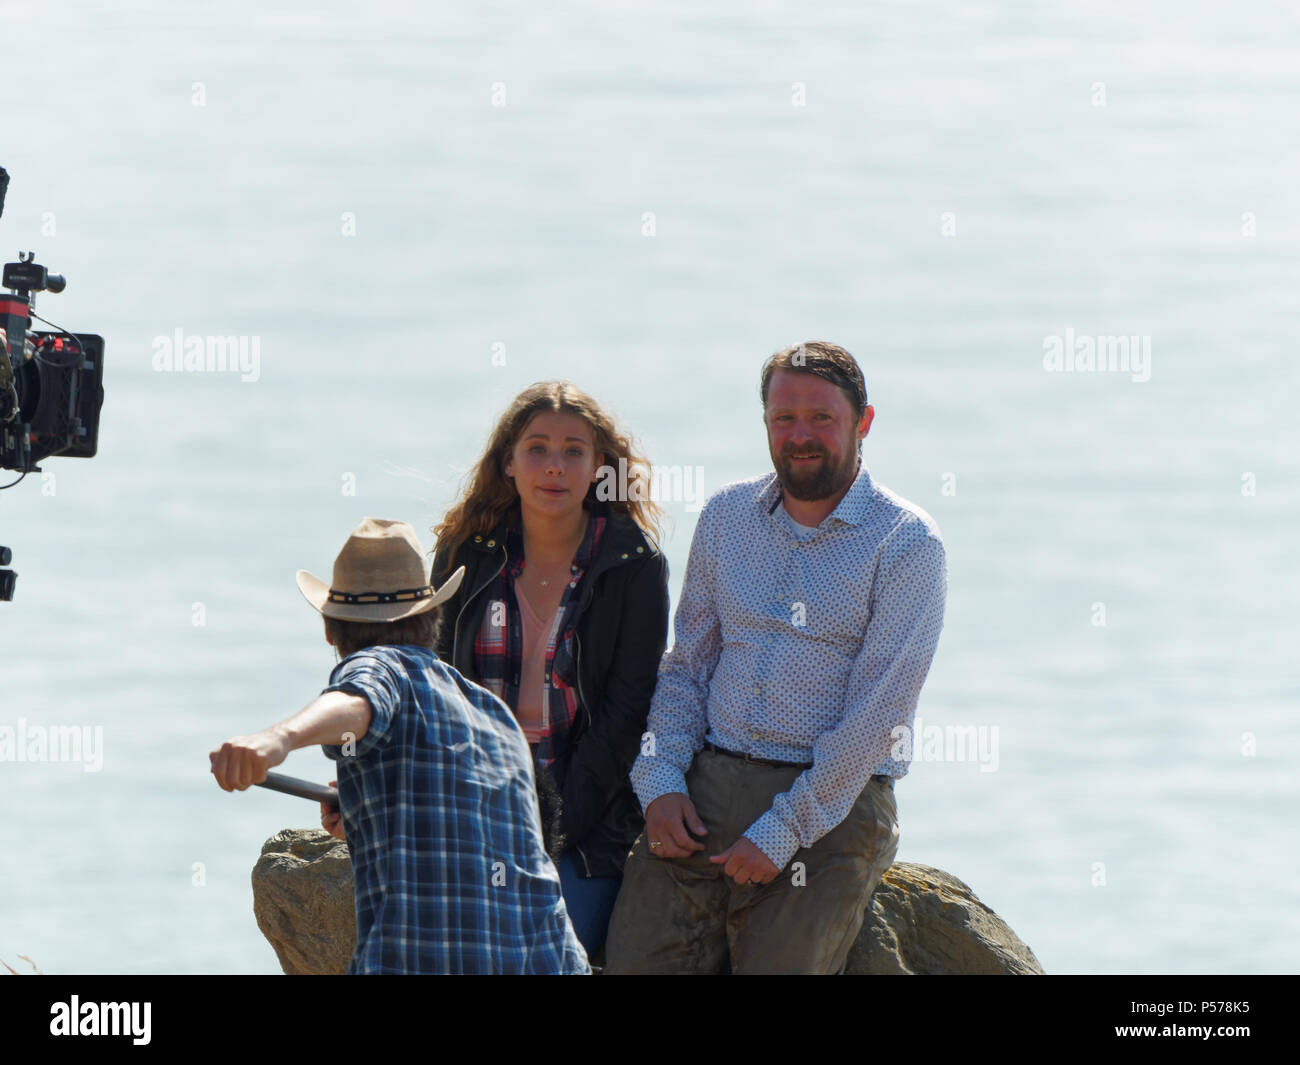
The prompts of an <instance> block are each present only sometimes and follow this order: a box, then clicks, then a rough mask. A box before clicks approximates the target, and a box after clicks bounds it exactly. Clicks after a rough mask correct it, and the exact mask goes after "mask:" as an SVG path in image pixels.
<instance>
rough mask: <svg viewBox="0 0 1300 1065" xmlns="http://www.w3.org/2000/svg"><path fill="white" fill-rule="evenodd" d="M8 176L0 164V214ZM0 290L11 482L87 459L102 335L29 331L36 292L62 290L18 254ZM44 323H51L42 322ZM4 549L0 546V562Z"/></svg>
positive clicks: (3, 409)
mask: <svg viewBox="0 0 1300 1065" xmlns="http://www.w3.org/2000/svg"><path fill="white" fill-rule="evenodd" d="M8 186H9V175H8V174H7V173H6V172H5V170H4V169H3V168H2V167H0V213H3V212H4V196H5V191H6V189H7V188H8ZM3 284H4V287H5V288H7V289H9V291H8V292H0V329H2V330H4V340H5V343H4V344H3V346H0V469H6V470H16V471H18V472H19V474H20V476H19V477H18V478H17V480H13V481H9V482H8V483H6V484H0V488H10V487H12V486H13V485H15V484H17V483H18V481H21V480H22V478H23V477H25V476H26V475H27V474H29V473H36V472H39V471H40V467H39V466H37V465H36V464H37V463H38V462H40V461H41V460H42V459H46V458H53V457H54V456H56V455H64V456H67V457H69V458H87V459H88V458H91V457H93V456H94V454H95V451H96V449H97V447H98V440H99V409H100V407H101V406H103V403H104V338H103V337H100V336H96V335H94V334H92V333H69V332H67V330H64V329H60V328H58V327H57V326H55V327H54V328H53V330H52V331H50V332H42V331H39V330H37V331H33V330H32V329H31V328H30V326H31V324H32V320H33V318H36V319H37V320H38V321H44V319H41V318H39V317H38V316H37V315H36V314H35V313H34V306H35V294H36V293H37V292H62V291H63V289H64V286H65V285H66V284H67V282H66V281H65V280H64V279H63V277H61V276H60V275H59V274H52V273H50V272H49V271H48V270H46V269H45V267H43V266H41V265H40V264H39V263H38V262H36V260H35V255H34V253H33V252H28V253H27V254H26V255H23V254H22V253H19V256H18V262H16V263H5V265H4V281H3ZM45 324H46V325H52V324H53V323H50V322H45ZM9 555H10V552H9V550H8V549H7V548H4V547H0V566H4V565H8V563H9ZM16 576H17V575H16V574H14V573H12V572H11V571H9V570H0V600H8V599H12V598H13V590H14V580H15V578H16Z"/></svg>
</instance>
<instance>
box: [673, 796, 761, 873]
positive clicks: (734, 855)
mask: <svg viewBox="0 0 1300 1065" xmlns="http://www.w3.org/2000/svg"><path fill="white" fill-rule="evenodd" d="M652 805H653V804H652ZM709 861H711V862H713V863H714V864H715V865H719V864H721V863H723V862H726V863H727V864H726V866H725V868H724V869H723V870H722V871H723V872H724V873H726V874H727V876H729V877H731V878H732V879H733V880H735V882H736V883H737V884H768V883H771V882H772V881H773V880H775V879H776V878H777V877H778V876H779V875H780V873H781V870H780V869H778V868H777V867H776V866H775V865H773V864H772V860H771V859H770V858H769V857H768V856H767V855H766V854H764V853H763V852H762V851H761V850H759V849H758V847H756V846H755V845H754V844H753V843H751V842H750V841H749V840H748V839H747V838H746V837H744V836H741V837H740V839H738V840H736V842H735V843H733V844H732V845H731V846H730V847H728V848H727V849H726V850H725V851H723V852H722V853H721V854H715V855H713V856H712V857H711V858H709Z"/></svg>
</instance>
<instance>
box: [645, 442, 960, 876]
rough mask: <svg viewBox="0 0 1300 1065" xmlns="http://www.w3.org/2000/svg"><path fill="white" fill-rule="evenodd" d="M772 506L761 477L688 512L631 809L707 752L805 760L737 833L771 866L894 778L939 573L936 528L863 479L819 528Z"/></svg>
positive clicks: (672, 785)
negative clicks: (691, 520) (666, 646)
mask: <svg viewBox="0 0 1300 1065" xmlns="http://www.w3.org/2000/svg"><path fill="white" fill-rule="evenodd" d="M781 498H782V496H781V489H780V486H779V484H778V483H777V480H776V474H775V473H769V474H766V475H765V476H763V477H756V478H753V479H752V480H748V481H739V482H737V483H734V484H729V485H726V486H725V487H723V488H721V489H719V490H718V491H717V492H716V493H714V495H713V496H712V497H711V498H710V499H709V501H708V502H707V503H706V504H705V505H704V508H703V510H702V511H701V512H700V517H699V522H698V524H697V525H696V528H695V536H694V539H693V540H692V541H691V552H690V558H689V560H688V562H687V567H686V577H685V580H684V581H683V585H682V594H681V601H680V602H679V604H678V606H677V614H676V616H675V619H674V623H673V626H674V633H675V642H674V644H673V647H672V649H671V650H670V651H669V652H668V653H667V654H666V655H665V656H664V658H663V661H662V662H661V663H660V666H659V680H658V684H657V687H656V688H655V694H654V701H653V702H652V703H651V706H650V717H649V722H648V724H647V729H648V731H649V733H650V734H651V736H652V737H653V748H652V749H653V754H650V753H648V751H649V750H650V749H651V747H650V744H648V743H647V744H643V751H646V752H647V753H642V754H641V755H640V756H639V757H638V758H637V760H636V763H635V764H634V765H633V767H632V785H633V787H634V788H635V789H636V793H637V798H638V799H640V801H641V805H642V807H643V808H644V807H646V806H649V805H650V803H651V802H653V801H654V800H655V799H657V798H658V797H659V796H660V795H665V794H668V793H669V792H683V793H684V792H686V780H685V774H686V770H687V769H689V768H690V765H691V761H692V759H693V758H694V756H695V753H696V752H697V751H698V750H700V748H701V747H702V746H703V745H704V743H705V741H706V740H707V741H708V742H711V743H714V744H716V745H717V746H719V747H724V748H726V749H728V750H731V751H736V752H739V753H742V754H749V755H753V756H755V757H758V758H769V759H774V760H777V761H782V762H811V763H812V768H810V769H807V770H805V771H804V772H803V773H801V774H800V775H799V777H798V779H797V780H796V781H795V783H794V785H793V786H792V787H791V788H790V790H789V791H787V792H783V793H782V794H780V795H778V796H777V797H776V798H775V799H774V800H773V802H772V808H771V809H770V810H768V811H767V812H766V813H764V814H763V815H762V816H761V817H760V818H759V819H758V820H757V821H755V822H754V823H753V824H752V825H750V827H749V828H748V829H747V830H746V831H745V836H746V837H747V838H748V839H749V840H751V841H752V842H753V843H754V844H755V845H756V846H757V847H758V848H759V849H760V850H761V851H762V852H763V853H764V854H766V855H767V856H768V858H770V859H771V860H772V861H773V862H774V863H775V864H776V865H777V866H778V867H779V868H784V867H785V865H786V864H787V863H788V862H789V861H790V859H791V858H792V857H793V856H794V854H795V852H796V851H797V850H798V849H799V848H800V847H809V846H812V844H813V843H815V842H816V841H817V840H818V839H820V838H821V837H822V836H824V835H825V834H826V833H827V832H829V831H830V830H831V829H832V828H834V827H835V826H836V825H838V824H839V823H840V822H841V821H843V820H844V818H845V817H846V816H848V812H849V810H850V809H851V808H852V806H853V803H854V801H855V800H856V799H857V797H858V796H859V795H860V794H861V793H862V790H863V789H864V788H865V787H866V785H867V781H868V780H869V779H870V778H871V776H872V774H873V773H884V774H887V775H889V776H894V777H901V776H904V775H905V774H906V773H907V769H908V765H907V762H906V761H901V760H899V759H898V758H896V757H894V755H895V754H896V753H904V752H900V750H899V744H898V734H897V733H894V734H892V735H891V730H893V729H895V728H896V727H898V726H907V727H908V728H909V729H910V728H911V726H912V723H913V719H914V717H915V713H916V702H917V698H918V696H919V695H920V692H921V685H922V683H923V682H924V681H925V677H926V674H927V673H928V672H929V669H930V662H931V660H932V659H933V657H934V651H935V647H936V645H937V644H938V641H939V631H940V629H941V628H942V627H943V609H944V600H945V597H946V593H947V568H946V561H945V556H944V548H943V540H942V539H941V538H940V535H939V529H938V526H937V525H936V524H935V523H934V519H932V518H931V517H930V516H929V515H928V514H926V513H925V511H923V510H921V508H920V507H917V506H915V505H914V504H912V503H909V502H908V501H907V500H905V499H903V498H901V497H899V496H897V495H895V494H894V493H893V492H891V491H889V489H887V488H885V487H884V486H883V485H878V484H876V483H875V482H874V481H872V479H871V477H870V475H869V474H868V473H867V469H866V467H865V466H862V467H860V468H859V470H858V475H857V477H856V479H855V480H854V482H853V485H852V486H851V487H850V489H849V491H848V493H847V494H846V495H845V496H844V498H843V499H841V500H840V502H839V505H838V506H837V507H836V508H835V510H834V511H832V512H831V514H830V515H829V516H828V517H827V518H826V519H825V520H824V521H823V522H822V523H821V524H820V525H818V526H817V528H816V529H808V528H806V527H805V526H801V525H798V524H797V523H796V522H795V521H794V520H793V519H792V518H791V517H790V515H789V514H788V513H787V512H786V509H785V507H784V505H782V503H781ZM909 749H910V748H909ZM706 827H708V826H706ZM715 842H719V843H721V844H722V845H724V846H725V845H729V844H730V843H731V842H732V841H730V840H727V841H715Z"/></svg>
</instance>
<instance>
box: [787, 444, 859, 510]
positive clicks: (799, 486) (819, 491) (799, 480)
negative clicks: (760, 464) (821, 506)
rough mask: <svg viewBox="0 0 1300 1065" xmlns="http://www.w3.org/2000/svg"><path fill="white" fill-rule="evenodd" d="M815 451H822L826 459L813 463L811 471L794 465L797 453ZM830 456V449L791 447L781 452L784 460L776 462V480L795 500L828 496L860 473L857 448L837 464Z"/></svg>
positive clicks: (823, 457)
mask: <svg viewBox="0 0 1300 1065" xmlns="http://www.w3.org/2000/svg"><path fill="white" fill-rule="evenodd" d="M813 452H817V453H820V455H821V456H822V458H821V461H820V462H817V463H816V464H814V465H812V466H810V467H809V468H808V469H807V470H803V471H800V470H799V469H798V468H796V467H795V466H794V463H793V461H792V460H791V458H790V456H791V455H794V454H811V453H813ZM829 458H830V455H829V453H828V452H826V451H825V450H823V449H822V448H819V447H816V446H808V447H802V448H798V447H790V446H787V447H786V448H785V449H784V450H783V451H782V452H781V458H780V460H779V461H777V462H774V463H773V465H774V466H775V467H776V479H777V480H778V481H780V483H781V487H782V489H784V490H785V491H786V492H788V493H789V495H790V497H791V498H792V499H798V500H800V501H802V502H804V503H812V502H815V501H816V500H818V499H826V498H828V497H830V496H833V495H835V493H836V492H838V491H840V490H841V489H843V488H847V487H848V486H849V485H850V484H852V483H853V479H854V478H855V477H856V476H857V473H858V453H857V449H856V448H852V447H850V448H848V449H847V451H846V452H845V454H844V461H843V462H841V463H840V464H839V465H837V466H836V465H832V464H831V463H830V462H829V461H828V460H829Z"/></svg>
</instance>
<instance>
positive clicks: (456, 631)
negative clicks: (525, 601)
mask: <svg viewBox="0 0 1300 1065" xmlns="http://www.w3.org/2000/svg"><path fill="white" fill-rule="evenodd" d="M501 554H502V558H501V565H499V566H498V567H497V568H496V572H495V573H493V574H492V576H490V577H489V578H488V579H487V580H485V581H484V582H483V583H482V584H480V585H479V586H478V587H477V588H475V589H474V591H473V592H472V593H471V594H470V595H469V596H467V597H466V599H465V602H464V603H463V604H462V605H461V608H460V611H459V612H458V613H457V614H456V626H455V628H453V629H452V631H451V661H452V665H453V666H454V665H455V664H456V648H457V647H458V646H459V645H460V620H461V618H463V617H464V616H465V611H466V610H468V609H469V604H470V602H471V601H472V600H473V599H475V598H476V597H477V596H478V594H479V592H481V591H482V590H483V589H484V588H486V587H487V586H488V585H489V584H491V583H492V582H493V581H494V580H496V578H497V574H499V573H500V572H501V571H502V570H503V569H505V568H506V563H507V562H508V561H509V560H510V555H509V552H508V551H506V545H505V544H504V543H503V544H502V545H501Z"/></svg>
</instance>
